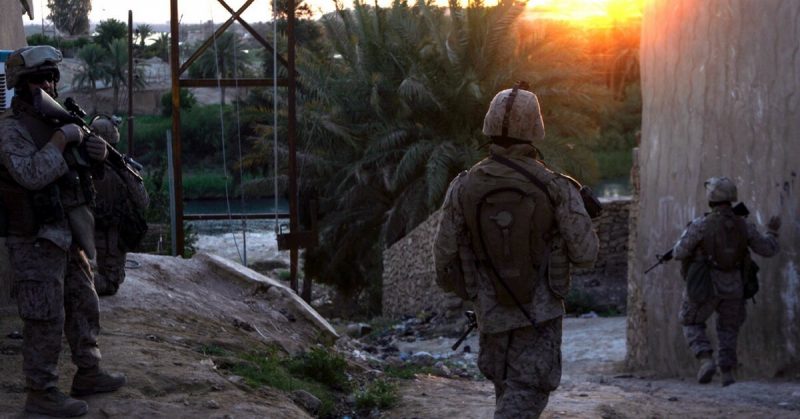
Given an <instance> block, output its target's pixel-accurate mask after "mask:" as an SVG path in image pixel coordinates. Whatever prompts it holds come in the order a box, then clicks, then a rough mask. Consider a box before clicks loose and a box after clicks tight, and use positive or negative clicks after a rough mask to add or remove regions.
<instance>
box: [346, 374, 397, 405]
mask: <svg viewBox="0 0 800 419" xmlns="http://www.w3.org/2000/svg"><path fill="white" fill-rule="evenodd" d="M398 401H400V396H399V395H398V394H397V387H396V386H395V385H394V384H392V383H390V382H388V381H386V380H376V381H373V382H371V383H369V384H367V386H366V387H365V388H364V389H363V390H361V391H359V392H357V393H356V408H357V409H358V410H367V411H369V410H372V409H375V408H377V409H380V410H386V409H390V408H391V407H393V406H394V405H396V404H397V402H398Z"/></svg>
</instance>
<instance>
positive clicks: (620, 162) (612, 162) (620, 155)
mask: <svg viewBox="0 0 800 419" xmlns="http://www.w3.org/2000/svg"><path fill="white" fill-rule="evenodd" d="M594 156H595V158H596V159H597V166H598V168H599V170H600V178H601V179H620V178H627V177H628V176H629V175H630V172H631V167H632V166H633V153H632V152H631V150H630V149H628V150H612V151H595V152H594Z"/></svg>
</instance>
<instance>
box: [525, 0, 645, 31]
mask: <svg viewBox="0 0 800 419" xmlns="http://www.w3.org/2000/svg"><path fill="white" fill-rule="evenodd" d="M643 3H644V0H529V1H528V9H529V13H528V15H529V18H531V19H537V18H544V19H553V20H564V21H572V22H574V23H576V24H580V25H586V26H606V25H610V24H612V23H613V22H619V21H626V20H629V19H634V18H639V17H641V15H642V4H643Z"/></svg>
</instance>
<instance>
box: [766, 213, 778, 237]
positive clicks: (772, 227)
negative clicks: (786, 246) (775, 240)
mask: <svg viewBox="0 0 800 419" xmlns="http://www.w3.org/2000/svg"><path fill="white" fill-rule="evenodd" d="M767 228H768V229H769V231H771V232H773V233H777V232H778V230H780V229H781V217H779V216H777V215H773V216H772V217H769V221H767Z"/></svg>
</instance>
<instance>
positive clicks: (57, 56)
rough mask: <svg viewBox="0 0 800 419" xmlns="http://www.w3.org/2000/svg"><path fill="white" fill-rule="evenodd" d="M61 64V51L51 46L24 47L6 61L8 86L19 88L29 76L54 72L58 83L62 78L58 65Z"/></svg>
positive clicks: (54, 78) (54, 77)
mask: <svg viewBox="0 0 800 419" xmlns="http://www.w3.org/2000/svg"><path fill="white" fill-rule="evenodd" d="M60 62H61V51H59V50H57V49H55V48H53V47H51V46H49V45H39V46H35V47H23V48H20V49H18V50H16V51H14V52H12V53H11V54H10V55H9V56H8V60H6V86H7V87H8V88H9V89H13V88H15V87H17V85H18V84H19V83H20V82H22V80H23V78H24V77H25V76H27V75H29V74H35V73H44V72H52V73H53V80H55V81H56V82H57V81H58V79H59V78H60V77H61V73H59V71H58V63H60Z"/></svg>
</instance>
